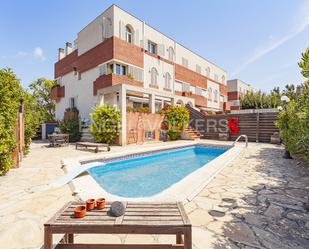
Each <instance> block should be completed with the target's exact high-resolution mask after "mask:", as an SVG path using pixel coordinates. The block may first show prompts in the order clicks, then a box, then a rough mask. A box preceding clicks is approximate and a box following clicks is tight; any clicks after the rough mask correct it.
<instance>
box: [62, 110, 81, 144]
mask: <svg viewBox="0 0 309 249" xmlns="http://www.w3.org/2000/svg"><path fill="white" fill-rule="evenodd" d="M80 124H81V121H80V118H79V116H78V115H73V116H70V117H68V118H64V119H63V120H62V121H61V122H60V123H59V128H60V130H61V132H62V133H67V134H69V135H70V136H69V140H70V142H77V141H79V140H80V138H81V136H82V133H81V129H80Z"/></svg>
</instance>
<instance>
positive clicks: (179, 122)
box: [164, 106, 190, 140]
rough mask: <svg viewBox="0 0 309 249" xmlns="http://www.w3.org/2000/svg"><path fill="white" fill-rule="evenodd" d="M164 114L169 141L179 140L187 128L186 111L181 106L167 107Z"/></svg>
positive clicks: (187, 118) (188, 116)
mask: <svg viewBox="0 0 309 249" xmlns="http://www.w3.org/2000/svg"><path fill="white" fill-rule="evenodd" d="M164 113H165V120H164V121H165V123H166V124H167V127H168V135H169V138H170V139H171V140H177V139H179V137H180V134H181V132H182V130H183V129H184V128H185V127H186V126H187V124H188V122H189V119H190V115H189V112H188V110H187V109H186V108H185V107H183V106H169V107H168V108H167V109H166V110H165V111H164Z"/></svg>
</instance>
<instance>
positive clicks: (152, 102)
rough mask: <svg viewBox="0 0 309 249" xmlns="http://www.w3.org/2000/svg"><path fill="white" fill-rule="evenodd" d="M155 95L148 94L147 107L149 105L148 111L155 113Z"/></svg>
mask: <svg viewBox="0 0 309 249" xmlns="http://www.w3.org/2000/svg"><path fill="white" fill-rule="evenodd" d="M155 99H156V95H155V94H149V107H150V111H151V113H155V112H156V101H155Z"/></svg>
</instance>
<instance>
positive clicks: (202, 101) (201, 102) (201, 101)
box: [191, 93, 207, 107]
mask: <svg viewBox="0 0 309 249" xmlns="http://www.w3.org/2000/svg"><path fill="white" fill-rule="evenodd" d="M191 98H194V99H195V105H197V106H202V107H207V99H206V98H205V97H204V96H201V95H197V94H193V93H192V94H191Z"/></svg>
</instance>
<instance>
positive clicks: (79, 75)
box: [77, 72, 82, 80]
mask: <svg viewBox="0 0 309 249" xmlns="http://www.w3.org/2000/svg"><path fill="white" fill-rule="evenodd" d="M77 75H78V80H81V79H82V73H81V72H78V74H77Z"/></svg>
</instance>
